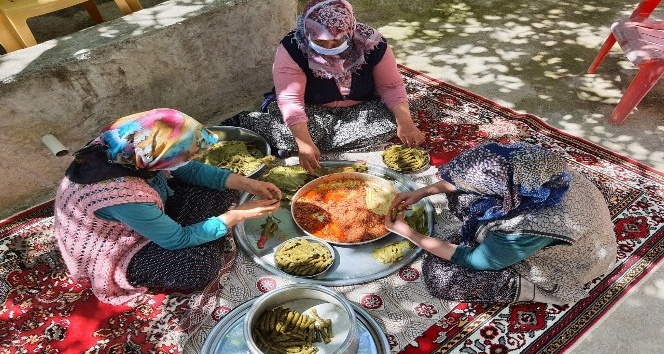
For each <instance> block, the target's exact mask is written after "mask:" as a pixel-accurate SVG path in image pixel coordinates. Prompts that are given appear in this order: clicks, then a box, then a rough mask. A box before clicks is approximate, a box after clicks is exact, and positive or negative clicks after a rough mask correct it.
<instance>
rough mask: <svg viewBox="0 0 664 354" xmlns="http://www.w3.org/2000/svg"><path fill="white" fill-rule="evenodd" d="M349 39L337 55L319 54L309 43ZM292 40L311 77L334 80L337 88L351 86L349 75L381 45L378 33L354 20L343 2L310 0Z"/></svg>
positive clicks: (351, 11) (351, 8)
mask: <svg viewBox="0 0 664 354" xmlns="http://www.w3.org/2000/svg"><path fill="white" fill-rule="evenodd" d="M344 37H347V38H349V45H350V46H349V48H348V49H346V50H345V51H343V52H342V53H341V54H338V55H322V54H319V53H318V52H316V51H315V50H313V49H312V48H311V47H310V46H309V40H319V39H320V40H334V39H342V38H344ZM295 40H296V41H297V44H298V47H299V48H300V50H301V51H302V52H303V53H304V54H305V55H306V57H307V59H308V61H309V68H310V69H311V70H312V71H313V73H314V75H316V76H318V77H322V78H326V79H330V78H333V79H335V80H336V81H337V83H338V85H339V86H342V87H350V85H351V82H352V74H353V72H355V71H356V70H358V69H359V68H360V67H361V66H362V65H363V64H364V63H365V59H364V55H365V53H368V52H369V51H371V50H372V49H374V48H375V47H376V45H378V43H380V41H381V40H382V36H381V34H380V33H379V32H378V31H377V30H376V29H374V28H372V27H369V26H367V25H365V24H362V23H357V22H356V21H355V15H354V14H353V7H352V6H351V4H350V3H348V1H346V0H312V1H311V2H309V3H308V4H307V5H306V6H305V8H304V10H303V12H302V14H301V15H300V16H299V17H298V18H297V28H296V29H295Z"/></svg>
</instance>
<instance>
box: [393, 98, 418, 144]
mask: <svg viewBox="0 0 664 354" xmlns="http://www.w3.org/2000/svg"><path fill="white" fill-rule="evenodd" d="M392 113H393V114H394V119H395V120H396V121H397V136H398V137H399V140H401V142H403V143H404V144H405V145H406V146H420V145H422V143H424V140H425V139H426V134H424V133H423V132H422V131H421V130H419V129H418V128H417V127H416V126H415V123H413V118H412V116H411V115H410V108H409V106H408V102H403V103H399V104H397V105H396V106H394V107H392Z"/></svg>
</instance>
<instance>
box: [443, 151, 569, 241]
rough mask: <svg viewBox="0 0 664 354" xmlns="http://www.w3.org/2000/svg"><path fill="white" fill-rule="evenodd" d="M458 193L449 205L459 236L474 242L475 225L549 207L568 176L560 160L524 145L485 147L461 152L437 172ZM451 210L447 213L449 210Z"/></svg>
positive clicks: (561, 194)
mask: <svg viewBox="0 0 664 354" xmlns="http://www.w3.org/2000/svg"><path fill="white" fill-rule="evenodd" d="M438 172H439V175H440V178H442V179H444V180H446V181H448V182H450V183H452V184H453V185H454V186H455V187H456V188H457V189H458V191H459V193H455V195H450V204H454V208H453V209H454V210H457V211H460V214H461V215H457V216H459V217H460V218H461V219H462V220H463V222H464V224H463V226H462V228H461V235H462V237H463V238H464V239H465V240H468V239H471V238H472V237H474V235H475V232H476V231H477V227H478V222H480V221H490V220H495V219H499V218H502V217H510V216H514V215H517V214H520V213H527V212H529V211H534V210H538V209H540V208H544V207H549V206H554V205H556V204H558V203H560V202H561V201H562V200H563V197H564V196H565V193H566V192H567V190H568V189H569V185H570V183H571V181H572V177H571V175H570V173H569V171H568V170H567V164H566V162H565V160H564V159H563V158H562V157H560V156H558V155H556V154H554V153H552V152H551V151H549V150H547V149H545V148H543V147H540V146H536V145H531V144H527V143H514V144H510V145H501V144H497V143H487V144H483V145H479V146H477V147H474V148H472V149H469V150H466V151H464V152H463V153H461V154H459V156H457V157H455V158H454V159H453V160H452V161H450V162H449V163H447V164H445V165H443V166H441V167H440V169H439V170H438ZM451 209H452V208H451Z"/></svg>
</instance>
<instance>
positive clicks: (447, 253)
mask: <svg viewBox="0 0 664 354" xmlns="http://www.w3.org/2000/svg"><path fill="white" fill-rule="evenodd" d="M406 238H407V239H409V240H410V241H411V242H413V243H414V244H415V245H417V246H418V247H420V248H422V249H423V250H425V251H427V252H429V253H431V254H433V255H435V256H438V257H440V258H442V259H445V260H448V261H449V260H451V259H452V255H454V252H455V251H456V249H457V245H455V244H453V243H450V242H447V241H443V240H439V239H437V238H434V237H429V236H425V235H422V234H420V233H418V232H415V231H413V232H412V233H411V234H409V235H407V237H406Z"/></svg>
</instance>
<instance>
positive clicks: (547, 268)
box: [385, 143, 616, 304]
mask: <svg viewBox="0 0 664 354" xmlns="http://www.w3.org/2000/svg"><path fill="white" fill-rule="evenodd" d="M439 174H440V177H441V180H440V181H438V182H436V183H434V184H432V185H430V186H426V187H423V188H420V189H418V190H415V191H411V192H405V193H400V194H398V195H397V197H396V199H395V200H394V202H393V203H392V205H391V206H390V208H391V210H393V209H394V208H397V210H400V212H399V213H398V214H397V215H398V216H397V218H396V221H395V222H392V220H391V218H390V217H387V218H386V220H385V222H386V226H387V228H388V229H389V230H391V231H393V232H395V233H398V234H400V235H402V236H403V237H406V238H408V239H409V240H411V241H412V242H413V243H415V244H416V245H418V246H420V247H422V248H423V249H424V250H426V251H428V253H427V255H426V257H425V259H424V262H423V264H422V273H423V278H424V281H425V284H426V287H427V290H428V291H429V292H430V293H431V294H432V295H434V296H436V297H439V298H443V299H448V300H456V301H475V302H503V303H510V302H518V301H538V302H548V303H556V304H564V303H569V302H573V301H577V300H579V299H582V298H584V297H586V296H587V295H588V292H587V288H586V287H585V286H586V284H587V283H589V282H591V281H592V280H593V279H595V278H596V277H599V276H601V275H602V274H605V273H607V272H608V271H609V270H610V268H611V266H612V265H613V263H614V262H615V259H616V240H615V236H614V232H613V223H612V222H611V217H610V215H609V210H608V207H607V205H606V202H605V200H604V198H603V196H602V194H601V192H600V191H599V190H598V189H597V188H596V187H595V185H594V184H593V183H591V182H590V181H589V180H588V179H586V178H585V177H584V176H583V175H582V174H580V173H579V172H577V171H575V170H573V169H572V168H570V167H569V166H567V165H566V163H565V160H564V159H563V158H562V157H560V156H557V155H555V154H554V153H552V152H550V151H548V150H546V149H544V148H542V147H538V146H534V145H529V144H525V143H517V144H513V145H506V146H505V145H499V144H495V143H488V144H484V145H480V146H478V147H475V148H472V149H470V150H467V151H465V152H463V153H461V154H460V155H459V156H457V157H456V158H454V159H453V160H452V161H451V162H449V163H448V164H446V165H444V166H442V167H441V168H440V170H439ZM437 193H445V195H446V196H447V200H448V204H449V208H450V210H451V211H452V212H453V213H454V214H455V215H456V216H457V217H459V219H460V220H462V221H463V224H462V226H461V229H460V231H459V233H458V234H456V235H455V236H454V237H452V238H457V237H458V238H460V239H458V240H450V241H454V242H449V241H446V240H442V239H439V238H434V237H428V236H425V235H422V234H419V233H417V232H415V231H414V230H412V229H411V228H410V227H408V224H407V223H406V222H405V221H404V218H403V215H404V212H403V210H404V208H405V207H407V206H408V205H411V204H413V203H416V202H418V201H419V200H420V199H422V198H424V197H427V196H430V195H433V194H437ZM389 214H390V213H388V216H389Z"/></svg>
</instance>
